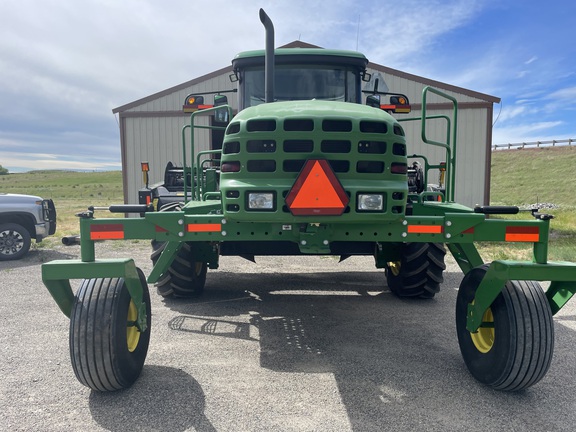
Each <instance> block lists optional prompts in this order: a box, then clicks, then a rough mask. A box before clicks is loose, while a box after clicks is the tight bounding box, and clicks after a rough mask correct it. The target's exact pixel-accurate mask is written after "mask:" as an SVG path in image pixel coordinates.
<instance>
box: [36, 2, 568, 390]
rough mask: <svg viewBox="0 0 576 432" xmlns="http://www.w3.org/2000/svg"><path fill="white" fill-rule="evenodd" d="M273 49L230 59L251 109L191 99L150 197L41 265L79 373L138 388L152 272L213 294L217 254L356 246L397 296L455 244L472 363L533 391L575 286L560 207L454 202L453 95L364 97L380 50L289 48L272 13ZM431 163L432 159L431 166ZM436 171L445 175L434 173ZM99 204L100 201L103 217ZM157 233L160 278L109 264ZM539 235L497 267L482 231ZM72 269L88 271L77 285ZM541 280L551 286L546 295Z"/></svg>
mask: <svg viewBox="0 0 576 432" xmlns="http://www.w3.org/2000/svg"><path fill="white" fill-rule="evenodd" d="M260 18H261V21H262V23H263V24H264V26H265V27H266V30H267V38H266V39H267V44H266V50H265V51H249V52H244V53H241V54H238V55H237V56H236V57H235V58H234V59H233V60H232V66H233V71H234V74H233V78H234V80H235V81H236V82H237V96H238V101H239V110H238V112H237V113H235V112H233V110H232V108H231V107H230V106H229V105H228V104H227V96H226V95H225V94H223V93H224V92H218V94H215V95H214V96H213V98H214V100H213V103H206V102H205V99H208V98H209V97H211V96H208V95H205V94H204V95H203V94H195V95H190V96H188V97H187V98H186V101H185V104H184V110H186V111H188V112H190V113H191V114H190V122H189V123H188V124H187V125H186V126H185V127H184V128H183V130H182V152H183V161H184V163H183V166H180V167H179V166H175V165H174V164H172V163H170V164H168V166H167V167H166V171H165V178H164V182H163V183H162V184H160V185H154V186H149V185H148V170H149V166H148V164H147V163H144V164H143V166H142V170H143V173H144V177H145V183H146V187H145V188H144V189H142V190H140V193H139V196H140V202H139V203H138V204H134V205H126V204H123V205H117V206H111V207H109V208H106V210H108V211H110V212H112V213H131V214H132V216H133V217H129V218H123V217H96V215H97V214H98V216H100V213H101V212H100V211H101V210H102V209H99V208H94V207H90V208H89V209H88V210H87V211H86V212H84V213H82V214H80V215H79V217H80V238H81V257H80V259H79V260H66V261H53V262H50V263H47V264H44V265H43V266H42V276H43V280H44V284H45V285H46V287H47V288H48V290H49V291H50V293H51V294H52V296H53V297H54V300H55V301H56V303H57V304H58V306H59V307H60V309H61V310H62V312H64V314H65V315H66V316H67V317H69V318H70V353H71V360H72V366H73V368H74V372H75V374H76V376H77V378H78V380H79V381H80V382H81V383H82V384H84V385H86V386H88V387H90V388H92V389H94V390H100V391H112V390H117V389H121V388H126V387H129V386H130V385H131V384H132V383H133V382H134V381H135V380H136V379H137V377H138V376H139V374H140V372H141V370H142V367H143V364H144V360H145V357H146V353H147V350H148V343H149V340H150V296H149V293H148V285H147V284H148V283H150V284H156V287H157V291H158V293H159V294H160V295H162V296H182V297H193V296H198V295H200V294H201V292H202V290H203V288H204V284H205V281H206V274H207V269H208V268H210V269H217V268H218V262H219V257H220V256H226V255H235V256H242V257H245V258H247V259H254V257H255V256H261V255H287V256H290V255H338V256H340V257H341V259H346V258H348V257H350V256H352V255H368V256H372V257H374V261H375V265H376V267H377V268H383V269H384V270H385V274H386V281H387V285H388V287H389V289H390V290H391V291H392V292H393V293H394V294H395V295H397V296H400V297H426V298H431V297H434V295H435V294H436V293H437V292H438V291H439V289H440V285H441V283H442V281H443V278H442V275H443V271H444V269H445V264H444V257H445V254H446V248H447V249H448V250H449V251H450V253H451V254H452V255H453V257H454V258H455V260H456V262H457V263H458V265H459V266H460V268H461V269H462V272H463V273H464V278H463V280H462V283H461V285H460V289H459V292H458V297H457V302H456V327H457V333H458V341H459V344H460V349H461V352H462V356H463V358H464V362H465V363H466V365H467V366H468V369H469V370H470V372H471V373H472V375H473V376H474V377H475V378H476V379H478V380H479V381H480V382H482V383H484V384H487V385H489V386H491V387H493V388H496V389H501V390H519V389H523V388H526V387H529V386H531V385H533V384H535V383H536V382H538V381H539V380H540V379H542V377H543V376H544V375H545V374H546V372H547V370H548V368H549V366H550V362H551V360H552V351H553V346H554V330H553V319H552V317H553V315H554V314H555V313H557V312H558V311H559V310H560V309H561V308H562V307H563V306H564V305H565V304H566V302H567V301H568V300H569V299H570V298H571V297H572V295H573V294H574V292H575V291H576V264H573V263H568V262H550V261H548V233H549V224H550V220H551V219H552V216H550V215H548V214H544V213H541V212H539V211H538V210H537V209H535V210H533V211H532V212H531V218H530V219H529V220H506V219H498V218H494V217H492V218H490V217H489V216H490V215H498V214H512V213H518V211H519V210H518V208H517V207H511V206H510V207H508V206H504V207H502V206H499V207H494V206H478V207H476V208H469V207H466V206H463V205H460V204H457V203H455V202H454V190H455V181H454V179H455V170H456V168H457V163H456V150H457V145H456V128H457V114H458V107H457V102H456V100H455V99H454V98H453V97H452V96H450V95H448V94H445V93H443V92H440V91H438V90H436V89H433V88H430V87H427V88H425V89H424V91H423V101H422V115H421V116H420V117H418V118H408V119H403V120H401V121H398V120H396V119H395V118H394V117H393V116H392V115H391V114H399V113H409V112H410V104H409V101H408V98H407V97H406V96H405V95H403V94H398V93H389V92H382V91H379V90H378V83H377V82H375V83H374V86H373V90H372V91H370V92H369V94H368V95H367V96H366V98H365V99H366V103H365V104H362V100H363V95H362V91H361V83H362V81H363V80H364V81H370V79H371V78H370V76H369V74H368V73H367V72H366V66H367V63H368V60H367V59H366V58H365V57H364V55H362V54H360V53H357V52H350V51H336V50H328V49H312V48H301V49H276V50H275V49H274V48H273V44H274V38H273V26H272V23H271V21H270V19H269V18H268V16H267V15H266V14H265V13H264V11H262V10H261V11H260ZM431 94H434V95H435V97H437V98H438V97H441V98H444V99H445V100H446V101H447V102H449V103H450V104H451V105H452V106H453V110H452V115H450V116H446V117H445V120H446V122H445V123H446V125H447V126H446V128H447V129H446V139H445V140H444V141H442V142H438V141H435V140H432V139H429V138H428V136H427V131H426V122H427V119H430V118H434V117H437V116H430V115H428V114H427V111H426V108H427V98H428V97H429V95H431ZM206 115H208V116H212V117H213V118H212V120H213V121H212V122H211V124H212V126H210V128H212V129H213V130H214V131H217V132H218V133H217V134H215V135H219V136H221V137H222V138H221V142H217V141H218V140H213V142H212V149H211V150H209V151H200V152H199V151H197V146H196V145H195V134H194V131H195V130H196V129H197V128H198V127H203V128H206V126H199V122H198V117H199V116H206ZM402 121H418V122H421V124H422V139H423V141H424V142H425V143H427V144H429V145H433V146H437V147H441V148H442V149H443V152H444V153H445V157H444V159H443V161H442V162H438V163H431V162H429V161H428V159H427V158H426V157H424V156H422V155H410V156H409V153H408V151H409V143H408V144H407V143H406V138H405V135H404V130H403V128H402ZM418 160H419V161H423V163H418V162H417V161H418ZM431 172H434V173H437V174H438V183H437V184H435V185H430V184H429V181H428V179H429V178H431V175H429V173H431ZM99 212H100V213H99ZM131 239H149V240H151V241H152V255H151V258H152V260H153V263H154V266H153V270H152V271H151V273H150V274H149V275H148V277H145V275H144V274H143V273H142V271H140V269H138V268H136V266H135V263H134V261H133V260H132V259H130V258H126V259H97V258H96V256H95V242H97V241H101V240H131ZM478 241H488V242H523V243H531V244H533V258H532V260H531V261H507V260H499V261H494V262H492V263H485V262H484V261H483V260H482V258H481V256H480V254H479V253H478V251H477V249H476V247H475V243H476V242H478ZM71 279H82V282H81V284H80V288H79V289H78V291H77V292H76V293H74V292H73V291H72V289H71V285H70V280H71ZM537 281H551V283H550V286H549V288H548V289H547V290H546V291H544V290H543V289H542V288H541V286H540V284H539V283H538V282H537Z"/></svg>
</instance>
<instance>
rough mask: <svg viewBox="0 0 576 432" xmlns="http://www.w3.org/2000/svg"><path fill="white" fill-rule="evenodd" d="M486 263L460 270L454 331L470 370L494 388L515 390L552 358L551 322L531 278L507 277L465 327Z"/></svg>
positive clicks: (535, 378)
mask: <svg viewBox="0 0 576 432" xmlns="http://www.w3.org/2000/svg"><path fill="white" fill-rule="evenodd" d="M487 269H488V266H487V265H484V266H481V267H477V268H475V269H473V270H471V271H470V272H468V273H467V274H466V276H464V279H463V280H462V283H461V284H460V289H459V291H458V297H457V300H456V331H457V334H458V343H459V344H460V351H461V352H462V357H463V358H464V362H465V363H466V366H467V367H468V370H469V371H470V373H471V374H472V375H473V376H474V378H476V379H477V380H478V381H480V382H481V383H483V384H486V385H488V386H490V387H492V388H494V389H497V390H506V391H516V390H522V389H525V388H528V387H530V386H532V385H534V384H536V383H537V382H538V381H540V380H541V379H542V378H543V377H544V375H546V372H548V368H549V367H550V363H551V362H552V353H553V351H554V326H553V320H552V312H551V310H550V305H549V303H548V300H547V299H546V296H545V294H544V291H543V290H542V288H541V286H540V284H539V283H538V282H535V281H508V282H507V283H506V285H505V287H504V288H503V290H502V292H501V293H500V294H499V295H498V297H497V298H496V300H494V302H493V303H492V305H491V306H490V308H489V309H488V310H487V311H486V312H485V314H484V316H483V318H482V320H483V326H482V327H480V329H479V330H478V331H477V332H476V333H470V332H469V331H468V330H467V329H466V315H467V310H468V304H469V303H471V302H473V301H474V297H475V294H476V290H477V289H478V286H479V285H480V282H481V281H482V278H483V277H484V275H485V274H486V271H487Z"/></svg>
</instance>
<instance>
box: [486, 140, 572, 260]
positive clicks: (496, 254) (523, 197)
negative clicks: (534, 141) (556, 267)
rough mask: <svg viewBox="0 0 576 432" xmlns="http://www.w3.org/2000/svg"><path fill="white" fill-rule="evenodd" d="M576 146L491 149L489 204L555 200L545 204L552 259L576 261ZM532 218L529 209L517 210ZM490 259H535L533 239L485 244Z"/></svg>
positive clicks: (542, 202)
mask: <svg viewBox="0 0 576 432" xmlns="http://www.w3.org/2000/svg"><path fill="white" fill-rule="evenodd" d="M575 167H576V147H574V146H570V147H567V146H566V147H548V148H540V149H536V148H535V149H523V150H505V151H502V150H501V151H496V152H492V178H491V186H490V192H491V194H490V195H491V199H490V201H491V204H493V205H517V206H519V207H520V208H530V205H532V204H537V203H540V204H544V203H549V204H554V205H555V206H557V208H552V209H548V210H543V212H547V213H550V214H552V215H554V219H553V220H552V221H551V231H550V247H549V256H550V259H552V260H561V261H576V192H575V191H574V185H575V184H576V171H575ZM514 217H515V218H517V219H520V218H522V219H525V218H530V217H531V216H530V214H529V213H524V212H523V213H521V214H519V215H517V216H514ZM480 251H481V253H482V254H483V255H484V256H485V257H486V258H487V257H489V258H490V259H506V258H512V259H531V256H532V255H531V251H532V248H531V245H528V246H526V245H522V244H518V243H516V244H512V243H509V244H504V245H502V244H500V243H499V244H482V245H481V246H480Z"/></svg>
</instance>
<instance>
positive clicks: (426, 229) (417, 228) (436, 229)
mask: <svg viewBox="0 0 576 432" xmlns="http://www.w3.org/2000/svg"><path fill="white" fill-rule="evenodd" d="M442 231H443V227H442V225H408V232H409V233H410V234H441V233H442Z"/></svg>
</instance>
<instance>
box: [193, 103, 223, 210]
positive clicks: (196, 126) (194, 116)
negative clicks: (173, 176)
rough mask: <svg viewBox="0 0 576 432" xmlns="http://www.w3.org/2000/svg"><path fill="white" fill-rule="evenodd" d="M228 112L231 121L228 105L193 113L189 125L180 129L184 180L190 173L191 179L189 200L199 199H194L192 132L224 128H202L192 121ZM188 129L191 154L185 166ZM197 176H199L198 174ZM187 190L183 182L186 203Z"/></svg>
mask: <svg viewBox="0 0 576 432" xmlns="http://www.w3.org/2000/svg"><path fill="white" fill-rule="evenodd" d="M223 109H225V110H228V118H229V119H231V118H232V114H233V112H232V107H231V106H230V105H219V106H217V107H213V108H208V109H204V110H199V111H194V112H193V113H192V114H191V115H190V124H187V125H184V126H183V127H182V158H183V164H184V167H183V171H184V179H186V178H187V174H188V173H190V178H191V179H192V185H191V187H192V190H191V197H190V200H196V199H199V198H200V197H198V198H197V197H196V193H195V192H196V188H195V187H194V150H195V149H194V130H195V129H212V130H225V129H226V127H225V126H202V125H196V124H194V120H195V119H196V116H197V115H205V114H209V113H211V112H215V111H219V110H223ZM187 128H190V154H191V158H190V166H187V165H186V159H187V158H186V129H187ZM214 152H215V150H212V151H211V153H214ZM198 175H200V173H198ZM187 192H188V188H187V186H186V182H184V197H185V200H186V202H188V201H189V200H188V199H187V198H188V194H187Z"/></svg>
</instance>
